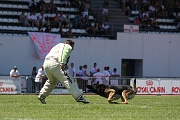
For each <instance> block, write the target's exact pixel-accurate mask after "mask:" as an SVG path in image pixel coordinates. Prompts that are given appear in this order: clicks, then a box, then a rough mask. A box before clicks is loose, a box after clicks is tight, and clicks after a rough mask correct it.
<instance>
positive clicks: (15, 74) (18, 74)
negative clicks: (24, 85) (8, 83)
mask: <svg viewBox="0 0 180 120" xmlns="http://www.w3.org/2000/svg"><path fill="white" fill-rule="evenodd" d="M10 77H15V78H18V77H20V73H19V71H18V70H17V67H16V66H14V67H13V69H12V70H11V71H10Z"/></svg>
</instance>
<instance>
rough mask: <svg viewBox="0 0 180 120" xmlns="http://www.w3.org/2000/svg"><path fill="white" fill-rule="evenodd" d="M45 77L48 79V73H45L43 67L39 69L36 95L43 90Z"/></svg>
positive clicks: (36, 80) (36, 79) (36, 78)
mask: <svg viewBox="0 0 180 120" xmlns="http://www.w3.org/2000/svg"><path fill="white" fill-rule="evenodd" d="M45 77H46V73H45V71H44V67H43V66H42V67H41V68H39V70H38V73H37V75H36V77H35V89H36V93H38V92H39V91H40V89H41V88H42V79H43V78H45Z"/></svg>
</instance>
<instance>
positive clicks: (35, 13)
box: [19, 0, 110, 37]
mask: <svg viewBox="0 0 180 120" xmlns="http://www.w3.org/2000/svg"><path fill="white" fill-rule="evenodd" d="M61 6H62V7H69V8H70V7H73V8H78V12H77V13H75V14H74V15H75V16H74V18H70V14H64V12H63V11H58V6H57V4H55V3H54V0H50V2H48V3H46V2H45V1H44V0H39V1H38V2H36V0H31V1H30V2H29V11H30V12H29V14H27V13H25V12H22V14H21V15H20V16H19V21H20V22H21V23H22V24H23V25H24V26H28V27H29V26H31V27H37V28H38V31H39V32H53V31H52V28H57V29H59V31H58V33H60V34H61V36H62V37H73V34H74V33H72V29H85V30H86V33H87V34H94V35H97V34H101V35H102V34H103V35H108V34H110V27H109V26H108V25H107V23H106V22H104V23H103V22H96V20H94V19H89V15H90V12H91V2H90V0H61ZM49 14H51V15H54V16H49ZM44 27H45V28H46V29H45V30H44V31H43V29H42V28H44ZM63 28H65V29H67V30H66V31H63Z"/></svg>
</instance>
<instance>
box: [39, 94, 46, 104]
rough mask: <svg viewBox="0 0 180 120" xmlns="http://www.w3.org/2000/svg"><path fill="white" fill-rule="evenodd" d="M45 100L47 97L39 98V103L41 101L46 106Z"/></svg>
mask: <svg viewBox="0 0 180 120" xmlns="http://www.w3.org/2000/svg"><path fill="white" fill-rule="evenodd" d="M45 98H46V97H44V96H38V99H39V101H41V103H42V104H46V101H45Z"/></svg>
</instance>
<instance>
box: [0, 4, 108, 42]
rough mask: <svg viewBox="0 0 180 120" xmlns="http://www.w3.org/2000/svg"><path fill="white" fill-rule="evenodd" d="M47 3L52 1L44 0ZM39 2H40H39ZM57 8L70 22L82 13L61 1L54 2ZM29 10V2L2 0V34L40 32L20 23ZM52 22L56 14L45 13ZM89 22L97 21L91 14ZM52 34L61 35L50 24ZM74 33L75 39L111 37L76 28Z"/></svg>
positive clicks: (37, 12)
mask: <svg viewBox="0 0 180 120" xmlns="http://www.w3.org/2000/svg"><path fill="white" fill-rule="evenodd" d="M44 1H45V2H46V3H48V2H50V0H44ZM38 2H39V1H38ZM54 3H55V5H56V6H57V10H58V13H60V12H63V14H64V15H69V18H70V21H71V22H73V19H74V17H75V16H76V15H78V13H80V11H79V8H78V6H74V5H71V6H66V5H64V4H63V3H62V2H61V1H60V0H55V1H54ZM31 11H32V10H30V8H29V0H24V1H22V0H16V1H15V0H1V1H0V33H1V34H5V35H23V36H26V35H27V32H28V31H30V32H32V31H34V32H36V31H38V30H39V26H36V25H34V26H25V25H23V24H22V23H21V22H20V21H19V16H20V15H21V13H22V12H25V15H26V17H27V15H28V14H29V13H30V12H31ZM39 14H40V11H36V15H39ZM45 14H46V15H47V16H48V17H49V18H50V19H51V20H52V19H53V17H54V16H55V13H45ZM88 18H89V20H91V21H93V22H94V21H95V19H94V16H93V15H91V12H90V14H89V16H88ZM50 25H51V27H52V29H51V32H52V33H59V30H60V28H57V27H55V26H53V25H52V24H50ZM45 28H46V26H42V28H41V30H42V31H45ZM68 29H69V28H62V32H63V33H65V32H67V31H68ZM72 33H73V36H74V38H78V37H80V38H82V37H88V38H91V37H97V38H100V37H101V38H103V37H104V38H107V39H109V37H110V36H111V35H105V34H88V33H87V32H86V28H75V27H74V26H72Z"/></svg>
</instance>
